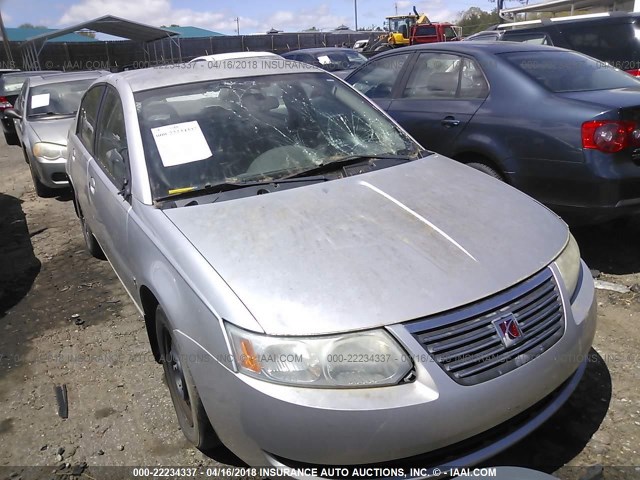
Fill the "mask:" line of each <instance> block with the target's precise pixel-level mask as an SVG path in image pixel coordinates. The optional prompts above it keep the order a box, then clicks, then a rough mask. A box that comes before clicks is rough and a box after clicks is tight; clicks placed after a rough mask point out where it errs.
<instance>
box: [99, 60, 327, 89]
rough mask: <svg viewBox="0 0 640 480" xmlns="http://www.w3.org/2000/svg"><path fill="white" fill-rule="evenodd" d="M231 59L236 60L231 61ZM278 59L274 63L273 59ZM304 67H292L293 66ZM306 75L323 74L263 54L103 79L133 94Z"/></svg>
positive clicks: (311, 67) (110, 76)
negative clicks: (229, 80)
mask: <svg viewBox="0 0 640 480" xmlns="http://www.w3.org/2000/svg"><path fill="white" fill-rule="evenodd" d="M234 58H235V59H236V60H238V61H233V60H234ZM278 59H280V61H279V62H278V61H277V60H278ZM296 64H298V65H302V66H304V68H295V65H296ZM309 72H321V73H323V74H326V72H325V71H324V70H322V69H320V68H316V67H313V66H312V65H308V64H303V63H300V62H294V61H292V60H287V61H286V62H284V59H282V57H280V56H279V55H274V54H271V53H265V54H264V55H263V56H252V57H250V59H247V57H246V56H244V57H242V56H238V57H228V56H227V57H225V61H222V62H220V63H214V64H212V62H190V63H180V64H173V65H164V66H160V67H152V68H142V69H140V70H128V71H126V72H119V73H112V74H111V75H108V76H107V77H106V78H105V80H106V81H107V82H109V83H112V84H116V85H117V84H118V83H120V82H123V83H125V84H127V86H128V87H129V88H130V89H131V91H133V92H140V91H143V90H151V89H155V88H162V87H169V86H172V85H183V84H188V83H197V82H206V81H212V80H225V79H233V78H246V77H258V76H265V75H282V74H304V73H309Z"/></svg>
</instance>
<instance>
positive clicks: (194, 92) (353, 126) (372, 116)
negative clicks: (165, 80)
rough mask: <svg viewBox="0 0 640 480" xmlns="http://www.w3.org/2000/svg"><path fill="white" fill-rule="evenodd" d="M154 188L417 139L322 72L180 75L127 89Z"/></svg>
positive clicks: (411, 152)
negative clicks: (179, 79)
mask: <svg viewBox="0 0 640 480" xmlns="http://www.w3.org/2000/svg"><path fill="white" fill-rule="evenodd" d="M136 108H137V110H138V118H139V122H140V129H141V133H142V138H143V144H144V149H145V154H146V158H147V165H148V170H149V177H150V181H151V188H152V192H153V196H154V198H163V197H166V196H170V195H174V194H179V193H183V192H189V191H194V190H200V189H206V188H207V187H208V186H211V185H219V184H221V183H238V184H240V183H242V182H249V181H270V180H277V179H282V178H285V177H290V176H292V175H296V176H302V175H304V173H305V172H306V171H312V170H314V169H317V168H318V167H319V166H323V165H327V164H329V163H331V162H341V161H343V160H345V159H350V158H358V157H362V158H365V159H366V158H370V157H397V156H401V157H404V158H407V159H412V158H417V157H418V155H419V153H420V149H419V146H418V145H417V144H415V142H413V141H412V140H411V139H410V138H409V137H407V136H406V135H405V134H404V133H402V132H401V131H400V130H398V129H397V128H396V127H395V125H394V124H393V123H392V122H390V121H389V120H388V119H387V118H386V117H384V116H383V115H382V114H381V113H380V112H378V111H377V110H376V109H374V108H372V107H371V106H370V105H368V104H367V102H366V101H365V100H363V99H362V98H361V97H360V96H359V95H358V94H356V93H355V92H353V91H352V90H351V89H350V88H349V87H348V86H346V85H344V84H343V83H341V82H340V81H339V80H337V79H335V78H333V77H331V76H329V75H326V74H306V73H305V74H293V75H292V74H289V75H279V76H277V77H274V76H270V77H268V78H267V77H265V78H241V79H232V80H219V81H208V82H203V83H196V84H189V85H179V86H172V87H166V88H160V89H155V90H149V91H145V92H140V93H138V94H136Z"/></svg>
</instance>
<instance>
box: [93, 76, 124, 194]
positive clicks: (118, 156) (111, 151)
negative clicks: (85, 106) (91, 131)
mask: <svg viewBox="0 0 640 480" xmlns="http://www.w3.org/2000/svg"><path fill="white" fill-rule="evenodd" d="M97 136H98V141H97V145H96V155H95V159H96V161H97V162H98V164H100V166H102V169H103V170H104V171H105V172H106V173H107V175H108V176H109V177H110V178H111V180H112V181H113V182H114V183H115V185H116V187H117V188H121V187H122V186H123V182H124V180H125V179H128V176H129V170H128V166H127V165H126V161H127V160H126V159H127V135H126V130H125V123H124V112H123V109H122V102H121V101H120V97H119V96H118V93H117V92H116V91H115V90H114V89H113V88H109V89H108V90H107V93H106V96H105V98H104V102H103V104H102V111H101V113H100V120H99V122H98V127H97Z"/></svg>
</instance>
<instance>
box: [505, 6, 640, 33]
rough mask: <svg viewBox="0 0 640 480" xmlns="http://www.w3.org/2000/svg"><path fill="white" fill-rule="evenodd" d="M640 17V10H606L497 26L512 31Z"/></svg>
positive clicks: (615, 21)
mask: <svg viewBox="0 0 640 480" xmlns="http://www.w3.org/2000/svg"><path fill="white" fill-rule="evenodd" d="M639 18H640V12H621V11H615V12H604V13H595V14H586V15H576V16H573V17H572V16H568V17H554V18H541V19H539V21H536V20H534V21H533V22H536V23H524V22H522V23H520V22H507V23H505V24H499V25H497V26H496V27H497V28H498V29H499V30H500V31H505V32H511V31H518V30H530V29H533V28H545V27H548V26H549V25H566V24H574V23H595V24H599V23H604V24H606V23H620V20H624V21H626V22H632V21H635V20H637V19H639Z"/></svg>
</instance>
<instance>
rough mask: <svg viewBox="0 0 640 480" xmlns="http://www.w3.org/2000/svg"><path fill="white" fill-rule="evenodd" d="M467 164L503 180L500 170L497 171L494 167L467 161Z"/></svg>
mask: <svg viewBox="0 0 640 480" xmlns="http://www.w3.org/2000/svg"><path fill="white" fill-rule="evenodd" d="M467 166H468V167H471V168H475V169H476V170H478V171H480V172H482V173H486V174H487V175H489V176H491V177H493V178H495V179H496V180H500V181H501V182H504V177H503V176H502V175H501V174H500V172H498V171H497V170H496V169H495V168H493V167H490V166H489V165H487V164H486V163H480V162H469V163H467Z"/></svg>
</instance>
